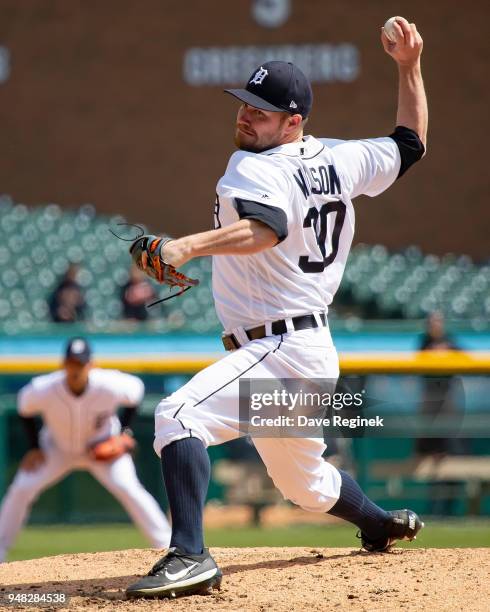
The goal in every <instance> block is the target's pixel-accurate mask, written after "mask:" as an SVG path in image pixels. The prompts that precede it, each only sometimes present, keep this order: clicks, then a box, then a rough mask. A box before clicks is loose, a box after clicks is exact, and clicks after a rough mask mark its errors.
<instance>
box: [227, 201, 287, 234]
mask: <svg viewBox="0 0 490 612" xmlns="http://www.w3.org/2000/svg"><path fill="white" fill-rule="evenodd" d="M235 202H236V210H237V213H238V216H239V217H240V219H256V220H257V221H261V222H262V223H264V224H265V225H267V226H268V227H270V228H271V229H272V230H273V231H274V232H275V233H276V235H277V238H278V240H279V242H282V241H283V240H284V239H285V238H286V237H287V235H288V218H287V216H286V213H285V212H284V211H283V210H282V208H278V207H277V206H270V205H269V204H262V203H261V202H253V201H252V200H242V199H241V198H235Z"/></svg>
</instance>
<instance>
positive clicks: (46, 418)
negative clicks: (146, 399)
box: [18, 368, 144, 454]
mask: <svg viewBox="0 0 490 612" xmlns="http://www.w3.org/2000/svg"><path fill="white" fill-rule="evenodd" d="M143 395H144V385H143V382H142V381H141V380H140V379H139V378H137V377H136V376H132V375H130V374H125V373H123V372H119V371H117V370H103V369H99V368H93V369H92V370H91V371H90V373H89V382H88V386H87V388H86V390H85V391H84V393H83V394H82V395H80V396H77V395H74V394H73V393H72V392H71V391H70V390H69V389H68V386H67V385H66V382H65V372H64V371H63V370H59V371H56V372H53V373H51V374H47V375H45V376H37V377H36V378H33V379H32V381H31V382H30V383H29V384H28V385H26V386H25V387H24V388H23V389H22V390H21V391H20V393H19V396H18V411H19V414H20V415H21V416H24V417H31V416H35V415H40V416H41V417H42V419H43V423H44V426H43V429H42V431H41V441H46V442H49V443H52V444H54V445H55V446H56V447H57V448H58V449H60V450H62V451H64V452H67V453H73V454H84V453H86V451H87V448H88V446H89V445H90V444H92V443H93V442H95V441H97V440H101V439H103V438H105V437H107V436H108V435H111V434H114V433H118V432H119V431H120V428H121V425H120V422H119V419H118V418H117V416H116V411H117V409H118V408H119V407H120V406H137V405H138V404H139V403H140V402H141V400H142V399H143Z"/></svg>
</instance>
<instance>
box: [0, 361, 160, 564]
mask: <svg viewBox="0 0 490 612" xmlns="http://www.w3.org/2000/svg"><path fill="white" fill-rule="evenodd" d="M143 395H144V386H143V383H142V381H141V380H140V379H139V378H137V377H136V376H131V375H130V374H125V373H123V372H119V371H116V370H102V369H97V368H93V369H92V370H91V371H90V373H89V382H88V386H87V388H86V390H85V391H84V393H83V394H82V395H80V396H76V395H74V394H73V393H71V391H70V390H69V389H68V387H67V385H66V383H65V372H64V371H63V370H60V371H57V372H53V373H51V374H48V375H46V376H39V377H36V378H34V379H33V380H32V381H31V382H30V383H29V384H28V385H26V386H25V387H24V388H23V389H22V390H21V391H20V393H19V396H18V411H19V414H20V415H21V416H24V417H33V416H36V415H40V416H41V417H42V420H43V428H42V430H41V432H40V437H39V440H40V447H41V448H42V450H43V451H44V453H45V458H46V461H45V462H44V463H43V464H42V465H41V466H40V467H39V468H38V469H37V470H35V471H33V472H27V471H25V470H22V469H20V470H19V471H18V472H17V475H16V476H15V478H14V480H13V482H12V484H11V485H10V487H9V489H8V491H7V493H6V495H5V498H4V500H3V502H2V505H1V507H0V562H1V561H2V560H3V559H4V557H5V555H6V551H7V550H8V548H10V546H11V545H12V543H13V542H14V539H15V537H16V536H17V534H18V532H19V530H20V529H21V528H22V526H23V524H24V522H25V520H26V519H27V516H28V512H29V510H30V507H31V505H32V503H33V502H34V501H35V500H36V498H37V497H38V496H39V494H40V493H41V492H42V491H43V490H44V489H46V488H47V487H48V486H50V485H53V484H54V483H56V482H57V481H58V480H60V479H61V478H62V477H64V476H66V475H67V474H68V473H69V472H72V471H73V470H87V471H88V472H90V473H91V474H92V476H94V477H95V478H96V479H97V480H98V481H99V482H100V483H101V484H102V485H103V486H104V487H105V488H106V489H107V490H108V491H110V492H111V493H112V494H113V495H114V497H116V498H117V499H118V500H119V501H120V502H121V504H122V505H123V506H124V508H125V509H126V511H127V512H128V514H129V515H130V517H131V518H132V519H133V521H134V522H135V523H136V525H137V526H138V527H139V528H140V529H141V531H142V532H143V533H144V535H145V536H146V537H147V539H148V540H149V542H150V543H151V545H152V546H153V547H155V548H166V547H167V546H168V544H169V542H170V533H171V530H170V526H169V524H168V521H167V519H166V518H165V515H164V514H163V512H162V510H161V509H160V507H159V505H158V504H157V502H156V500H155V499H154V498H153V497H152V496H151V495H150V493H148V491H146V489H144V488H143V485H142V484H141V483H140V481H139V480H138V477H137V475H136V470H135V466H134V463H133V460H132V458H131V456H130V455H129V454H125V455H122V456H121V457H120V458H118V459H116V460H115V461H113V462H101V461H95V460H93V459H91V458H90V457H89V456H88V448H89V446H90V445H91V444H92V443H94V442H96V441H99V440H103V439H104V438H106V437H108V436H109V435H112V434H117V433H119V432H120V429H121V425H120V422H119V419H118V418H117V416H116V411H117V409H118V408H119V407H120V406H137V405H138V404H139V403H140V402H141V400H142V399H143Z"/></svg>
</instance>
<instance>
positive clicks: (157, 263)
mask: <svg viewBox="0 0 490 612" xmlns="http://www.w3.org/2000/svg"><path fill="white" fill-rule="evenodd" d="M171 240H172V238H169V237H168V236H166V237H165V238H159V237H158V236H153V235H145V236H140V237H139V238H137V239H136V240H135V241H134V242H133V244H132V245H131V246H130V247H129V253H130V255H131V257H132V258H133V261H134V263H135V264H136V266H137V267H138V268H139V269H140V270H142V271H143V272H145V274H147V275H148V276H150V277H151V278H154V279H155V280H156V281H158V282H159V283H162V284H164V285H169V287H180V289H182V291H186V289H189V288H190V287H194V286H195V285H198V284H199V280H197V279H193V278H189V277H188V276H186V275H185V274H182V272H179V271H178V270H176V269H175V268H174V267H173V266H171V265H170V264H168V263H166V262H165V261H164V260H163V257H162V249H163V247H164V246H165V245H166V244H167V242H170V241H171ZM176 295H177V294H176Z"/></svg>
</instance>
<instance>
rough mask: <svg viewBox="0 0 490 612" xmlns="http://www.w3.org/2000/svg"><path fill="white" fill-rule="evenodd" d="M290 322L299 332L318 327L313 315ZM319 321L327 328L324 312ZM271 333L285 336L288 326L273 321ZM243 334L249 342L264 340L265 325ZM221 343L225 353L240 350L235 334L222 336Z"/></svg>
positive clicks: (295, 318) (247, 330) (281, 322)
mask: <svg viewBox="0 0 490 612" xmlns="http://www.w3.org/2000/svg"><path fill="white" fill-rule="evenodd" d="M289 321H291V322H292V324H293V328H294V330H295V331H300V330H302V329H313V328H315V327H318V323H317V320H316V318H315V316H314V315H312V314H307V315H301V316H299V317H293V318H292V319H289ZM320 321H321V322H322V324H323V327H326V326H327V317H326V316H325V313H324V312H321V313H320ZM271 331H272V335H273V336H277V335H279V334H287V332H288V326H287V323H286V321H285V320H284V319H281V320H279V321H273V323H272V324H271ZM245 333H246V335H247V338H248V339H249V340H260V339H261V338H265V337H266V336H267V333H266V331H265V325H259V326H258V327H253V328H252V329H246V330H245ZM221 340H222V341H223V346H224V347H225V349H226V350H227V351H234V350H235V349H238V348H240V346H241V344H240V342H239V341H238V340H237V338H236V336H235V334H228V335H223V336H222V337H221Z"/></svg>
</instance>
